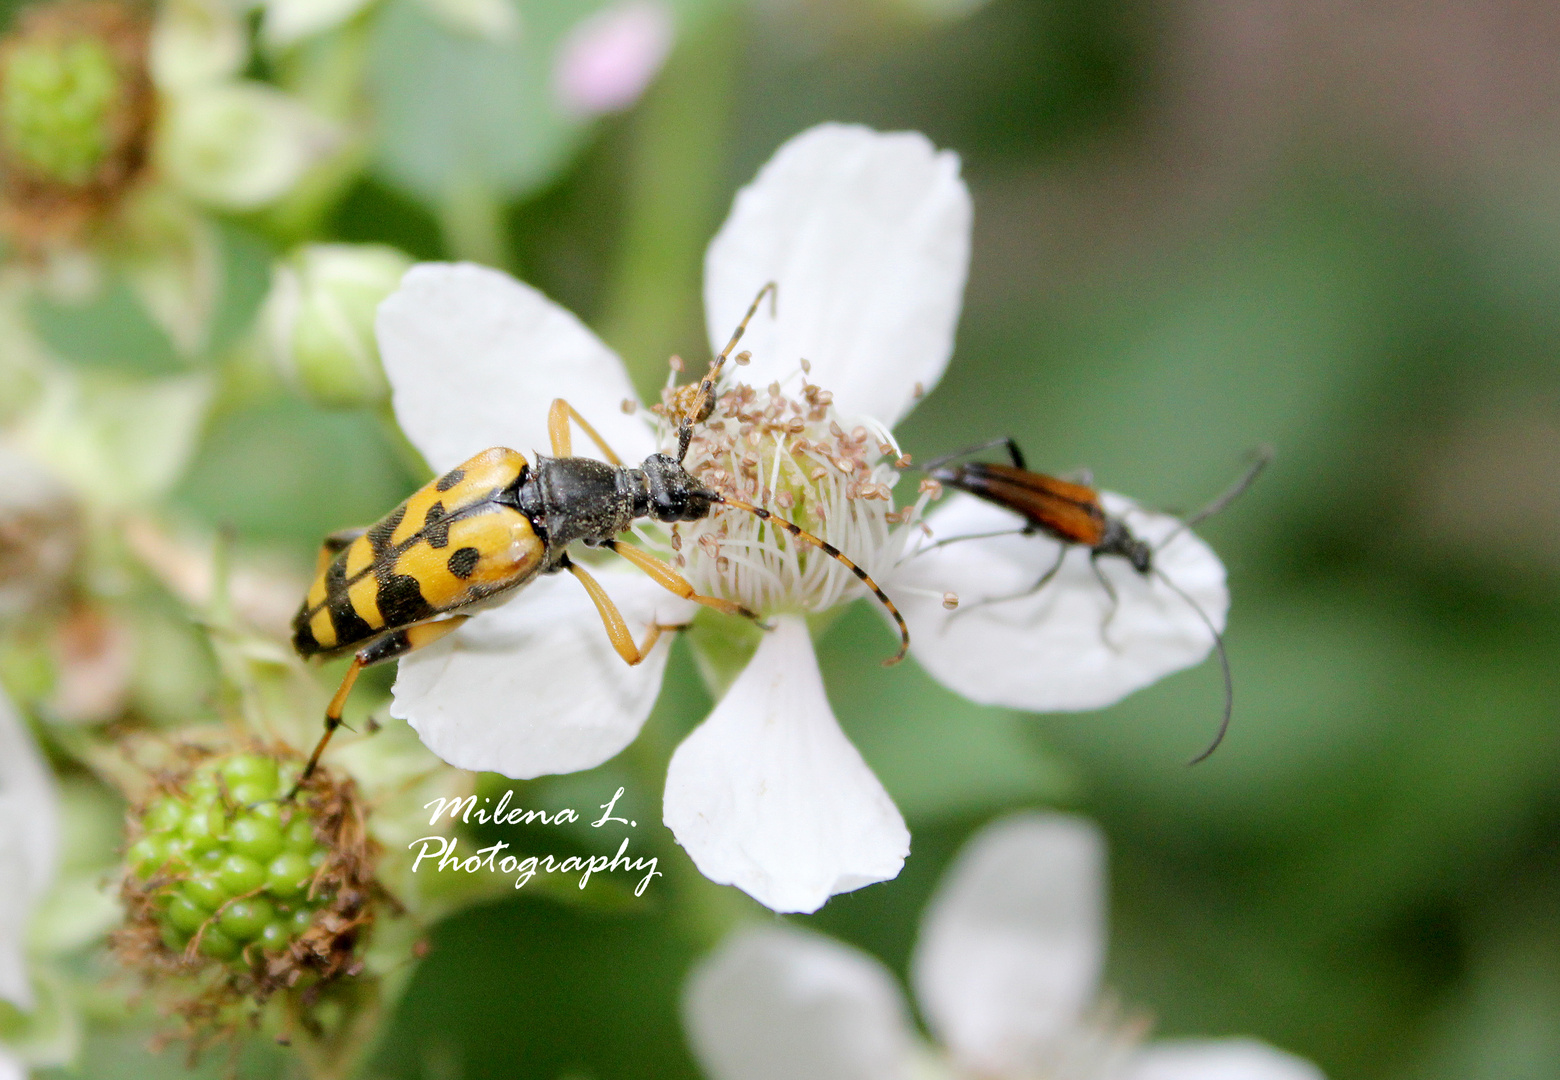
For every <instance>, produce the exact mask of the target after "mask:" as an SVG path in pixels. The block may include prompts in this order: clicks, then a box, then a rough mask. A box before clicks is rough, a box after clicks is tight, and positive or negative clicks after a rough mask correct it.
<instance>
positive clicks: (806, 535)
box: [712, 493, 910, 667]
mask: <svg viewBox="0 0 1560 1080" xmlns="http://www.w3.org/2000/svg"><path fill="white" fill-rule="evenodd" d="M712 501H714V502H718V503H720V504H721V505H723V506H729V507H731V508H732V509H734V510H746V511H747V512H748V513H750V514H756V515H758V517H760V518H762V519H763V520H764V521H768V522H772V523H773V524H775V525H778V526H780V527H781V528H782V529H784V530H785V531H786V532H788V533H790V534H791V535H792V536H794V537H795V538H796V539H798V540H800V541H802V542H803V543H805V544H811V545H812V546H813V547H815V548H817V549H818V550H819V551H821V552H823V553H824V554H825V555H827V556H829V558H831V559H833V560H835V561H836V562H839V563H843V564H844V565H845V568H846V569H848V570H849V571H850V572H851V573H853V574H855V575H856V577H858V578H859V579H861V583H862V584H863V585H865V586H866V587H867V588H869V589H871V590H872V595H873V596H875V597H877V598H878V602H879V603H881V604H882V605H883V606H884V607H885V608H887V609H888V613H889V614H890V615H892V616H893V617H894V622H896V623H898V624H899V651H898V652H897V653H895V654H894V655H893V656H890V657H889V658H888V659H887V660H884V661H883V666H884V667H893V666H894V665H895V664H897V663H899V661H901V660H903V659H904V658H905V654H906V653H908V652H909V651H910V627H909V626H907V625H906V624H905V617H904V616H903V615H901V614H900V613H899V609H898V608H897V607H895V606H894V602H893V601H892V600H890V599H889V598H888V594H887V593H886V592H884V591H883V589H882V587H881V586H879V585H878V583H877V582H875V581H873V580H872V577H871V575H869V574H868V573H867V572H866V571H865V570H863V569H862V568H861V567H859V566H857V565H856V564H855V563H853V562H851V561H850V559H848V558H846V557H845V553H844V552H843V551H841V550H840V549H839V548H837V547H835V546H834V545H833V544H831V543H829V542H828V541H827V540H823V539H820V538H819V537H816V536H814V535H813V534H812V533H810V532H808V531H807V530H806V529H804V528H802V527H801V526H800V525H798V524H796V522H794V521H787V520H786V519H785V518H783V517H778V516H777V515H775V514H771V513H770V512H769V511H768V510H765V509H764V508H763V507H762V506H754V505H753V504H752V503H750V502H743V501H742V500H740V499H728V498H726V496H724V495H721V494H719V493H715V494H714V495H713V497H712Z"/></svg>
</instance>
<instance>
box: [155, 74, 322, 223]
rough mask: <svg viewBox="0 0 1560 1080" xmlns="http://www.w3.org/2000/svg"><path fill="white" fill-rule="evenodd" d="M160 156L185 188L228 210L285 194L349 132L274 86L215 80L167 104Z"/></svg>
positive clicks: (249, 207)
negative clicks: (340, 128) (342, 130)
mask: <svg viewBox="0 0 1560 1080" xmlns="http://www.w3.org/2000/svg"><path fill="white" fill-rule="evenodd" d="M163 107H164V116H163V118H162V122H161V123H160V124H159V127H158V146H157V159H158V162H159V163H160V164H161V166H162V168H163V169H164V171H166V173H167V174H168V176H169V177H171V178H172V179H173V180H174V181H175V182H176V183H177V184H178V185H179V187H180V188H182V189H183V190H184V191H186V192H188V193H189V194H191V195H193V196H195V198H197V199H199V200H201V201H202V202H205V203H208V204H210V205H212V206H216V207H220V208H222V209H224V210H241V211H243V210H258V209H261V208H262V207H265V206H268V205H270V204H271V203H274V202H276V201H277V200H278V199H280V198H282V197H283V196H284V195H286V194H287V193H288V192H289V191H291V190H292V188H293V186H294V185H295V184H297V183H298V181H299V180H301V179H302V178H303V175H304V173H306V172H307V171H308V170H309V169H310V168H311V167H313V166H314V165H316V164H318V163H319V162H320V161H321V160H322V159H323V158H324V157H325V156H326V155H328V154H330V153H331V152H332V151H334V150H335V149H336V148H337V147H338V146H339V145H340V143H341V139H342V133H341V132H340V131H339V130H338V129H337V128H336V127H335V125H333V124H331V123H330V122H329V121H327V120H325V119H324V118H322V117H320V116H316V115H315V114H314V113H312V112H310V111H309V110H307V109H305V108H304V107H303V106H302V105H299V104H298V103H297V102H296V101H294V100H293V99H292V98H290V97H288V96H287V95H286V94H284V93H282V92H281V91H280V90H278V89H276V88H275V87H273V86H268V85H266V84H264V83H259V82H250V81H243V80H239V81H234V82H222V83H214V84H212V85H210V86H206V87H202V88H201V89H200V91H199V93H189V94H179V95H176V96H174V97H172V98H170V99H169V100H167V101H165V102H164V103H163Z"/></svg>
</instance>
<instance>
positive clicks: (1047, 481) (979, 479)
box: [922, 438, 1273, 765]
mask: <svg viewBox="0 0 1560 1080" xmlns="http://www.w3.org/2000/svg"><path fill="white" fill-rule="evenodd" d="M997 446H1004V447H1006V448H1007V452H1008V456H1009V457H1010V458H1011V459H1012V462H1013V463H1012V464H1011V465H1000V464H995V463H992V462H987V461H967V462H964V463H963V464H959V465H954V464H951V463H952V462H954V461H957V460H958V459H959V458H962V457H968V456H969V455H971V454H978V453H980V452H981V451H982V450H990V449H992V448H993V447H997ZM1272 460H1273V450H1272V447H1268V446H1263V447H1260V448H1258V450H1257V452H1256V456H1255V460H1254V461H1253V462H1252V464H1251V466H1250V467H1249V468H1248V469H1247V470H1246V472H1245V473H1244V474H1242V476H1241V477H1240V479H1239V480H1237V481H1236V482H1235V483H1234V484H1233V485H1231V486H1230V488H1229V490H1227V491H1225V492H1224V493H1223V494H1222V495H1220V496H1219V497H1218V498H1216V499H1214V500H1213V501H1212V502H1210V503H1209V504H1208V505H1207V506H1204V507H1203V508H1202V509H1201V510H1198V511H1197V512H1196V513H1194V514H1192V515H1191V516H1190V517H1187V518H1185V519H1183V520H1182V521H1181V523H1180V524H1179V525H1178V526H1176V528H1175V529H1174V530H1172V531H1171V532H1170V533H1169V535H1167V536H1166V537H1165V538H1164V539H1163V540H1161V541H1160V542H1159V545H1158V546H1157V547H1151V546H1150V545H1149V544H1148V543H1147V542H1146V541H1144V540H1141V539H1139V538H1138V537H1137V536H1135V535H1133V532H1132V530H1131V528H1130V527H1128V525H1127V523H1126V522H1125V521H1124V520H1123V519H1122V518H1120V517H1116V516H1114V515H1111V514H1109V513H1106V511H1105V508H1104V507H1103V506H1101V505H1100V496H1099V492H1098V491H1096V490H1095V489H1094V488H1093V487H1092V486H1090V484H1088V483H1076V482H1074V481H1070V480H1062V479H1059V478H1057V477H1054V476H1047V475H1045V474H1044V473H1037V472H1030V471H1029V469H1028V468H1027V467H1026V466H1025V465H1024V455H1023V452H1022V451H1020V450H1019V448H1018V444H1017V443H1016V442H1014V441H1013V440H1012V439H1011V438H1002V439H993V440H992V441H990V442H986V443H981V444H980V445H979V446H971V447H969V448H967V449H964V450H958V451H955V452H954V453H952V454H945V455H944V456H942V457H940V458H937V459H935V460H933V461H930V462H928V463H927V464H926V465H925V466H923V467H922V471H923V472H924V473H926V475H927V476H929V477H931V478H932V479H933V480H936V481H937V482H938V483H940V484H943V485H945V486H947V487H951V488H956V489H958V490H959V491H967V492H969V493H970V494H971V495H974V496H976V497H977V498H981V499H984V500H986V501H987V502H989V503H994V504H995V505H997V506H1000V507H1002V508H1004V509H1006V510H1011V511H1013V512H1014V513H1016V514H1018V515H1020V516H1021V517H1023V519H1024V526H1023V528H1021V529H1019V530H1017V531H1018V533H1020V534H1022V535H1033V534H1034V533H1044V534H1045V535H1047V536H1049V537H1051V538H1052V539H1053V540H1056V541H1058V542H1059V543H1060V545H1061V547H1060V548H1059V549H1058V550H1057V553H1056V561H1055V562H1054V563H1052V564H1051V566H1050V569H1048V570H1046V572H1045V573H1044V574H1042V575H1041V576H1040V580H1039V581H1037V582H1035V583H1034V584H1033V585H1031V586H1030V587H1029V588H1027V589H1025V590H1024V591H1023V592H1020V593H1014V594H1013V595H1011V596H997V597H992V598H991V599H989V600H984V601H980V602H979V603H986V604H997V603H1002V602H1003V601H1006V600H1017V599H1019V598H1020V597H1024V596H1032V595H1033V594H1035V593H1037V592H1039V591H1040V590H1041V589H1043V588H1045V587H1046V585H1048V584H1050V582H1051V579H1052V578H1054V577H1055V576H1056V574H1057V572H1058V571H1060V570H1061V568H1062V560H1063V559H1065V558H1066V557H1067V552H1068V550H1069V549H1071V548H1073V547H1086V548H1088V549H1089V562H1090V566H1091V567H1092V568H1093V570H1094V576H1095V577H1096V578H1098V579H1099V582H1100V585H1101V586H1102V587H1103V588H1104V590H1105V592H1106V593H1107V594H1108V595H1109V596H1110V600H1111V615H1108V616H1106V619H1105V621H1106V623H1107V624H1108V623H1109V622H1110V619H1111V617H1112V616H1114V614H1115V607H1116V604H1117V603H1118V602H1119V601H1118V598H1117V596H1116V589H1115V587H1114V586H1112V585H1111V583H1110V579H1109V578H1107V577H1106V576H1105V575H1104V574H1103V573H1101V572H1100V567H1099V560H1100V559H1101V558H1103V557H1104V556H1106V555H1114V556H1116V557H1118V558H1122V559H1125V560H1126V561H1127V562H1128V563H1130V564H1131V566H1132V569H1134V570H1136V571H1137V572H1138V573H1139V574H1141V575H1142V576H1143V577H1149V576H1151V575H1152V576H1153V577H1157V578H1158V579H1159V580H1160V581H1162V582H1164V583H1165V585H1166V586H1167V587H1168V588H1169V589H1170V590H1171V591H1172V592H1174V593H1175V594H1176V595H1177V596H1179V597H1180V598H1181V599H1182V600H1185V601H1186V602H1187V604H1189V605H1190V606H1191V608H1192V610H1193V611H1195V612H1197V616H1198V618H1200V619H1201V620H1202V621H1203V625H1205V626H1206V627H1207V628H1208V632H1209V633H1210V634H1212V635H1213V643H1214V645H1215V646H1216V647H1217V649H1218V653H1219V667H1220V669H1221V670H1222V672H1223V674H1224V715H1223V717H1222V718H1221V720H1220V722H1219V730H1218V733H1217V734H1216V735H1214V738H1213V742H1212V743H1210V744H1209V745H1208V748H1207V749H1206V750H1204V751H1203V752H1202V753H1200V754H1198V755H1197V756H1196V757H1194V758H1193V759H1192V760H1191V761H1190V762H1189V764H1192V765H1195V764H1197V763H1198V762H1199V761H1202V760H1203V759H1205V758H1206V757H1207V756H1208V755H1209V754H1211V753H1213V752H1214V751H1215V750H1217V749H1218V748H1219V744H1220V743H1221V742H1223V741H1224V734H1225V732H1226V731H1228V730H1229V726H1230V715H1231V713H1232V712H1233V711H1234V705H1235V690H1234V684H1233V682H1232V680H1231V678H1230V660H1229V655H1228V654H1227V653H1226V652H1225V650H1224V637H1223V635H1222V634H1220V633H1219V631H1218V630H1216V629H1215V628H1214V625H1213V620H1211V619H1209V618H1208V613H1207V612H1205V611H1203V609H1202V607H1201V606H1200V605H1199V604H1198V603H1197V602H1196V601H1195V600H1193V599H1192V598H1191V597H1190V596H1188V595H1187V594H1186V593H1185V591H1183V590H1182V589H1181V587H1180V586H1178V585H1177V584H1176V583H1175V582H1173V581H1171V580H1170V579H1169V578H1168V577H1166V576H1165V574H1164V573H1163V572H1162V571H1161V570H1159V569H1158V568H1157V567H1156V566H1155V565H1154V555H1155V554H1156V553H1157V552H1158V551H1160V550H1162V549H1163V548H1164V547H1165V546H1166V545H1167V544H1169V543H1170V541H1172V540H1174V539H1175V538H1176V537H1177V536H1179V535H1180V534H1181V533H1183V532H1185V531H1187V530H1189V529H1191V528H1192V527H1193V526H1195V525H1197V524H1198V523H1199V522H1201V521H1203V520H1205V519H1207V518H1209V517H1212V516H1213V515H1214V514H1217V513H1218V512H1219V511H1221V510H1223V509H1224V508H1225V507H1226V506H1228V505H1229V504H1230V503H1232V502H1234V501H1235V500H1236V499H1237V498H1239V497H1240V495H1241V494H1242V493H1243V492H1245V490H1246V489H1247V488H1248V487H1250V486H1251V483H1252V481H1253V480H1255V479H1256V478H1257V475H1258V474H1259V473H1260V472H1262V470H1263V469H1265V468H1267V466H1268V463H1269V462H1271V461H1272ZM1006 535H1011V533H1010V532H1001V533H983V534H980V535H979V536H956V537H949V538H948V539H946V540H939V541H937V542H936V543H934V544H930V545H928V546H927V547H926V548H923V549H922V550H923V551H928V550H931V548H933V547H940V546H942V545H943V544H951V543H956V542H958V541H960V540H974V539H978V538H980V537H983V536H1006Z"/></svg>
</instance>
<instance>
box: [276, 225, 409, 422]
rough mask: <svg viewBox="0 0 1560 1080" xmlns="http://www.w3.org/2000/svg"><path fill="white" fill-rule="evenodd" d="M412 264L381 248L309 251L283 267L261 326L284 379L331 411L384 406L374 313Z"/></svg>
mask: <svg viewBox="0 0 1560 1080" xmlns="http://www.w3.org/2000/svg"><path fill="white" fill-rule="evenodd" d="M411 265H412V260H411V259H410V258H408V257H407V256H406V255H403V254H402V253H401V252H399V251H397V250H395V249H394V248H391V247H384V246H381V245H378V244H310V245H308V246H306V247H303V248H301V249H299V250H298V251H296V252H294V253H293V255H292V256H290V257H289V258H287V259H285V260H282V261H280V262H278V263H277V265H276V268H275V270H274V272H273V274H272V278H271V294H270V296H268V297H267V298H266V302H265V307H264V310H263V311H262V312H261V324H262V326H263V328H264V333H265V337H266V343H267V345H268V347H269V351H270V354H271V358H272V361H273V362H274V363H275V364H276V366H277V368H278V369H279V370H280V371H281V372H282V374H283V375H284V376H285V377H286V378H287V380H288V381H289V382H291V383H292V384H293V385H294V386H296V387H297V388H298V389H300V390H301V391H303V392H304V393H306V394H308V395H309V396H310V397H313V398H315V399H317V400H318V401H321V402H323V403H325V404H327V405H361V404H365V403H370V402H377V401H382V400H384V398H385V397H386V395H388V393H389V389H390V388H389V385H388V384H387V383H386V382H385V376H384V372H383V371H382V370H381V369H380V366H379V349H378V346H377V345H376V344H375V341H374V313H375V311H376V310H377V309H378V307H379V302H380V301H381V300H383V299H384V298H385V297H387V296H389V295H390V294H391V293H392V292H394V291H395V289H396V286H398V285H399V284H400V283H401V275H402V274H404V273H405V272H406V270H407V268H408V267H409V266H411Z"/></svg>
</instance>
